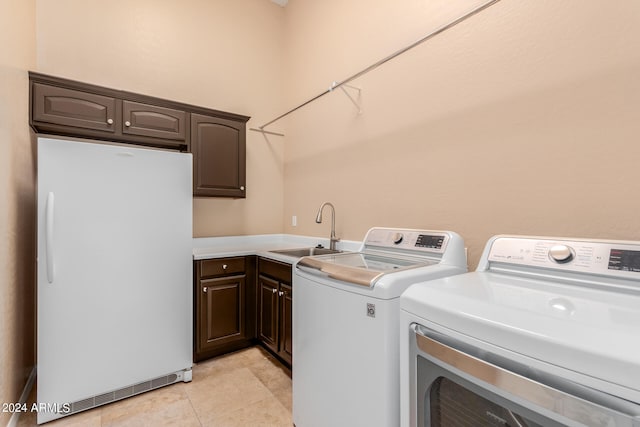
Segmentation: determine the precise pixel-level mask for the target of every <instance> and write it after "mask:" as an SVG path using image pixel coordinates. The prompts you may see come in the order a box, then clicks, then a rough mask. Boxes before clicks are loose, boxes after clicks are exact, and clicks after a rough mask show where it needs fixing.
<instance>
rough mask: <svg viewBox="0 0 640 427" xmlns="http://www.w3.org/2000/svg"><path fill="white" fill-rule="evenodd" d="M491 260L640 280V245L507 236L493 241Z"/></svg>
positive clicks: (626, 242)
mask: <svg viewBox="0 0 640 427" xmlns="http://www.w3.org/2000/svg"><path fill="white" fill-rule="evenodd" d="M488 260H489V261H491V262H500V263H508V264H518V265H526V266H531V267H543V268H552V269H559V270H569V271H577V272H582V273H592V274H598V275H611V276H617V277H625V278H628V279H634V280H640V242H632V241H604V240H561V239H557V240H556V239H551V238H549V239H546V238H536V237H530V238H529V237H515V236H514V237H510V236H505V237H497V238H495V239H494V240H493V242H492V244H491V248H490V250H489V254H488Z"/></svg>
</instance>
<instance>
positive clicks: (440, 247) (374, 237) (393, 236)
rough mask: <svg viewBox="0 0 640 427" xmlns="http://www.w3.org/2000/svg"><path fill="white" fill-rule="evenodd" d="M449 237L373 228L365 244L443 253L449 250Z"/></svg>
mask: <svg viewBox="0 0 640 427" xmlns="http://www.w3.org/2000/svg"><path fill="white" fill-rule="evenodd" d="M449 237H450V236H449V235H448V234H447V233H446V232H442V231H430V230H412V229H397V228H372V229H371V230H369V232H368V233H367V236H366V237H365V241H364V244H365V246H376V247H381V248H384V249H386V250H392V249H402V250H405V251H407V250H409V251H418V252H435V253H443V252H444V251H445V250H446V248H447V242H448V241H449Z"/></svg>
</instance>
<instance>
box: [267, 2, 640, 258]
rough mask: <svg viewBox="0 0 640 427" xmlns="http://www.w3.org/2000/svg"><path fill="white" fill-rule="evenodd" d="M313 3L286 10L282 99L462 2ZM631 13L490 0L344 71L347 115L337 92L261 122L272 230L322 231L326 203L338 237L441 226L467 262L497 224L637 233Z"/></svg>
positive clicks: (307, 91)
mask: <svg viewBox="0 0 640 427" xmlns="http://www.w3.org/2000/svg"><path fill="white" fill-rule="evenodd" d="M317 3H318V2H312V1H309V0H292V1H290V2H289V5H288V6H287V8H286V15H287V16H286V18H287V31H288V34H287V35H288V37H287V40H288V45H287V52H288V53H289V54H290V56H289V60H290V61H291V62H290V63H289V65H288V71H289V72H290V74H289V80H288V83H287V84H288V86H287V89H289V90H288V97H287V102H288V103H290V106H293V105H295V104H296V103H297V102H300V101H303V100H305V99H306V98H310V97H311V96H313V95H316V94H318V93H320V92H321V91H323V90H324V89H326V88H327V87H329V85H330V83H331V81H333V80H338V81H340V80H342V79H344V78H346V77H348V76H350V75H352V74H353V73H355V72H357V71H359V70H360V69H363V68H365V67H366V66H368V65H370V64H372V63H373V62H375V61H376V60H378V59H380V58H383V57H385V56H386V55H388V54H390V53H392V52H394V51H395V50H397V49H399V48H401V47H404V46H405V45H408V44H409V43H410V42H412V41H414V40H417V39H419V38H420V37H422V36H423V35H425V34H426V33H427V32H428V31H429V30H430V28H434V27H435V25H434V21H437V20H438V19H441V18H440V17H438V18H437V19H436V18H432V16H433V15H434V12H433V10H430V9H431V8H435V9H437V10H441V11H442V12H441V15H442V17H445V18H446V16H445V15H447V14H449V15H455V13H456V12H455V10H454V9H457V10H458V11H462V10H464V8H465V7H468V5H469V2H466V1H448V0H447V1H445V0H439V1H434V2H418V1H414V0H400V1H397V2H386V1H383V0H376V1H375V2H371V1H370V0H352V1H349V2H342V1H340V0H326V1H323V2H322V5H319V4H317ZM426 3H429V5H430V6H429V7H427V6H426ZM479 3H480V2H476V4H479ZM369 8H371V9H369ZM367 10H373V11H374V13H372V14H365V13H364V12H365V11H367ZM387 17H388V18H387ZM441 22H443V21H441ZM638 22H640V2H637V1H635V0H621V1H616V2H608V3H606V4H604V3H602V2H584V1H581V0H566V1H562V2H558V1H554V0H544V1H543V0H540V1H535V2H509V1H503V2H499V3H498V4H497V5H495V6H492V7H491V8H490V9H488V10H486V11H484V12H482V13H481V14H480V15H477V16H475V17H473V18H471V19H470V20H468V21H466V22H465V23H463V24H461V25H459V26H458V27H456V28H454V29H452V30H450V31H448V32H446V33H445V34H442V35H440V36H438V37H436V38H434V39H432V40H430V41H428V42H427V43H426V44H423V45H421V46H419V47H417V48H415V49H414V50H412V51H410V52H407V53H405V54H404V55H402V56H400V57H398V58H396V59H394V60H393V61H391V62H389V63H387V64H385V65H383V66H381V67H380V68H378V69H376V70H375V71H372V72H371V73H369V74H367V75H366V76H364V77H362V78H359V79H357V80H356V81H354V82H353V83H352V84H353V85H354V86H358V87H361V88H362V95H361V99H362V110H363V111H362V114H360V115H358V114H357V112H356V110H355V108H354V107H353V105H352V104H351V102H350V101H349V100H348V98H346V97H345V96H344V95H343V94H342V93H340V92H339V91H337V92H336V93H331V94H329V95H327V96H325V97H323V98H321V99H320V100H318V101H316V102H314V103H313V104H310V105H309V106H307V107H305V108H303V109H301V110H299V111H298V112H295V113H293V114H292V115H291V116H289V117H288V118H287V119H285V120H283V121H282V123H278V124H277V125H274V126H273V127H272V128H273V129H276V128H280V129H282V130H285V131H286V134H287V136H286V153H285V165H284V168H285V180H284V182H285V204H284V218H285V231H286V232H290V233H297V234H303V235H318V234H321V235H324V234H327V235H328V224H322V225H317V224H315V223H314V218H315V212H316V209H317V208H318V207H319V205H320V204H321V202H323V201H326V200H329V201H332V202H334V204H335V205H336V210H337V232H338V235H339V236H342V237H343V238H347V239H356V240H357V239H360V238H362V237H363V236H364V234H365V232H366V231H367V229H368V228H369V227H372V226H399V227H414V228H434V229H450V230H454V231H457V232H459V233H460V234H462V236H463V237H464V238H465V241H466V244H467V246H468V247H469V255H470V260H469V261H470V262H469V264H470V267H471V268H475V267H476V265H477V261H478V258H479V256H480V254H481V252H482V249H483V247H484V243H485V242H486V240H487V239H488V238H489V237H490V236H492V235H494V234H499V233H517V234H535V235H558V236H584V237H601V238H624V239H638V240H640V227H638V222H637V212H638V210H639V209H640V198H639V197H637V195H636V194H635V193H636V190H637V186H638V183H639V182H640V168H639V167H638V164H639V161H640V144H638V135H640V79H638V76H639V75H640V26H638V25H637V23H638ZM292 215H297V217H298V226H297V227H292V226H291V225H290V218H291V216H292Z"/></svg>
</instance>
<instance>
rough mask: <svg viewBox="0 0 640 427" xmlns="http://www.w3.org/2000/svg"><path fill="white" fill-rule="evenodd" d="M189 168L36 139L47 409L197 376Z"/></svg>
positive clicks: (123, 151) (168, 157)
mask: <svg viewBox="0 0 640 427" xmlns="http://www.w3.org/2000/svg"><path fill="white" fill-rule="evenodd" d="M191 168H192V159H191V155H190V154H184V153H176V152H167V151H159V150H149V149H141V148H132V147H129V146H116V145H107V144H96V143H87V142H79V141H65V140H55V139H48V138H39V139H38V199H37V203H38V217H37V221H38V263H37V264H38V384H37V395H38V396H37V399H38V403H39V404H40V405H42V404H47V405H50V406H54V405H56V404H57V405H63V404H67V403H71V402H78V401H81V400H83V399H86V398H88V397H93V396H97V395H100V394H102V393H106V392H109V391H114V390H119V389H122V388H123V387H126V386H130V385H131V386H134V385H136V384H138V383H141V382H144V381H148V380H150V379H155V378H158V377H160V376H162V375H167V374H170V373H174V372H177V371H181V370H185V369H190V368H191V365H192V363H191V361H192V304H193V299H192V262H193V261H192V198H191V185H192V184H191V183H192V176H191ZM63 412H64V408H63ZM60 416H61V415H60V414H52V413H49V412H44V413H39V414H38V422H39V423H41V422H44V421H48V420H50V419H53V418H58V417H60Z"/></svg>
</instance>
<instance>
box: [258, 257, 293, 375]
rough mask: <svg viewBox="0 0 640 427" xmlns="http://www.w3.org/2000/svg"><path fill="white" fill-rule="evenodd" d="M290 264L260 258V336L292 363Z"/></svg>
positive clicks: (265, 344) (287, 361)
mask: <svg viewBox="0 0 640 427" xmlns="http://www.w3.org/2000/svg"><path fill="white" fill-rule="evenodd" d="M291 283H292V276H291V265H290V264H285V263H282V262H278V261H273V260H269V259H265V258H259V259H258V313H257V314H258V339H259V340H260V341H261V342H262V344H263V345H264V346H265V347H267V348H268V349H269V350H271V351H272V352H273V353H274V354H275V355H277V356H278V357H280V358H281V359H282V360H283V361H284V362H286V363H288V364H289V365H291V361H292V357H293V351H292V350H293V341H292V320H293V312H292V309H293V294H292V290H293V289H292V287H291Z"/></svg>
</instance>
